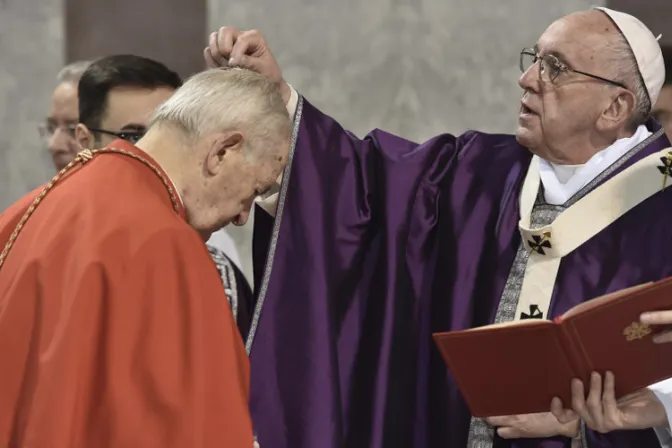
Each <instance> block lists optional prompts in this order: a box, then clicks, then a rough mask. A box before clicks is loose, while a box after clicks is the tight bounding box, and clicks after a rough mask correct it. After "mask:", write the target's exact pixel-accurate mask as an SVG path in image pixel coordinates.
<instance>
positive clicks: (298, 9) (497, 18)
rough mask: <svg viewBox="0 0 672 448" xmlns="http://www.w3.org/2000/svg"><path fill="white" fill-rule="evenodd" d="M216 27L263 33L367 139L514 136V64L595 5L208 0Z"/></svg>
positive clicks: (289, 68) (297, 75) (588, 1)
mask: <svg viewBox="0 0 672 448" xmlns="http://www.w3.org/2000/svg"><path fill="white" fill-rule="evenodd" d="M208 1H209V5H210V15H209V23H210V28H211V29H215V28H217V27H218V26H220V25H224V24H228V25H236V26H239V27H251V28H257V29H260V30H262V31H263V32H264V33H265V34H266V35H267V37H268V40H269V42H270V45H271V48H272V49H273V50H274V52H275V54H276V55H277V57H278V58H279V60H280V61H281V63H282V66H283V67H284V71H285V76H286V78H287V79H288V80H289V81H290V82H291V83H292V84H293V85H294V86H295V87H296V88H297V89H298V90H300V91H301V92H302V93H303V94H304V95H306V97H307V98H308V99H309V100H310V101H311V102H313V103H315V104H317V105H318V106H319V107H321V108H323V109H324V110H325V111H327V112H329V113H331V114H332V115H334V116H335V117H336V118H338V119H339V120H340V121H341V122H342V123H343V124H344V125H345V126H346V127H347V128H350V129H351V130H353V131H355V132H356V133H357V134H359V135H362V134H364V133H366V132H367V131H369V130H370V129H372V128H376V127H379V128H382V129H385V130H390V131H392V132H395V133H399V134H401V135H403V136H405V137H408V138H412V139H427V138H428V137H430V136H434V135H436V134H439V133H443V132H447V131H448V132H453V133H459V132H463V131H465V130H467V129H469V128H476V129H481V130H485V131H497V132H510V131H512V130H513V129H514V125H515V123H516V116H517V111H518V109H519V107H520V106H519V100H520V89H519V88H518V86H517V80H518V77H519V75H520V71H519V69H518V55H519V52H520V50H521V48H522V47H524V46H531V45H533V44H534V43H535V42H536V39H537V37H538V36H539V35H540V34H541V32H542V31H543V30H544V29H545V28H546V26H548V25H549V24H550V22H551V21H553V20H554V19H556V18H558V17H560V16H563V15H565V14H567V13H569V12H573V11H576V10H580V9H585V8H588V7H590V6H591V5H594V4H599V3H600V1H599V0H598V1H595V0H563V1H556V0H506V1H494V0H471V1H464V0H367V1H360V0H341V1H338V2H334V1H332V0H283V1H277V0H256V1H255V2H224V1H222V0H208Z"/></svg>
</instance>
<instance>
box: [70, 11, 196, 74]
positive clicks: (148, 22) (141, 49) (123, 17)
mask: <svg viewBox="0 0 672 448" xmlns="http://www.w3.org/2000/svg"><path fill="white" fill-rule="evenodd" d="M206 14H207V8H206V0H65V34H66V35H65V43H66V48H65V57H66V62H72V61H75V60H79V59H95V58H97V57H100V56H106V55H109V54H115V53H116V54H119V53H132V54H137V55H140V56H145V57H149V58H152V59H155V60H158V61H160V62H163V63H164V64H166V65H167V66H168V67H170V68H171V69H173V70H175V71H177V72H178V73H179V74H180V75H182V76H188V75H191V74H193V73H195V72H197V71H200V70H201V69H202V68H203V55H202V53H201V52H200V51H199V49H202V48H204V47H205V45H206V43H207V42H206V37H207V32H206V22H207V16H206Z"/></svg>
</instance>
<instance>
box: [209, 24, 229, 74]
mask: <svg viewBox="0 0 672 448" xmlns="http://www.w3.org/2000/svg"><path fill="white" fill-rule="evenodd" d="M217 36H218V33H217V32H215V33H210V39H209V40H208V50H209V52H210V57H211V58H212V60H213V61H214V62H215V64H216V65H215V66H216V67H225V66H226V64H227V62H228V60H227V59H226V58H225V57H224V56H222V55H221V54H220V53H219V45H218V44H217Z"/></svg>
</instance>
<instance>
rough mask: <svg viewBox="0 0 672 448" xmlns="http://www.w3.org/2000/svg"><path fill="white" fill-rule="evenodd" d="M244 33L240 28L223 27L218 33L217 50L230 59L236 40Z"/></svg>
mask: <svg viewBox="0 0 672 448" xmlns="http://www.w3.org/2000/svg"><path fill="white" fill-rule="evenodd" d="M241 34H242V32H241V31H240V30H239V29H238V28H234V27H232V26H223V27H221V28H220V29H219V32H218V33H217V48H218V49H219V53H220V54H221V55H222V56H224V57H225V58H227V59H230V58H231V56H230V54H231V51H233V46H234V45H235V43H236V40H237V39H238V38H239V37H240V35H241Z"/></svg>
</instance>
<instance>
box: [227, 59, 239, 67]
mask: <svg viewBox="0 0 672 448" xmlns="http://www.w3.org/2000/svg"><path fill="white" fill-rule="evenodd" d="M237 63H238V61H236V60H235V59H233V58H231V59H229V67H235V66H236V64H237Z"/></svg>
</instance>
